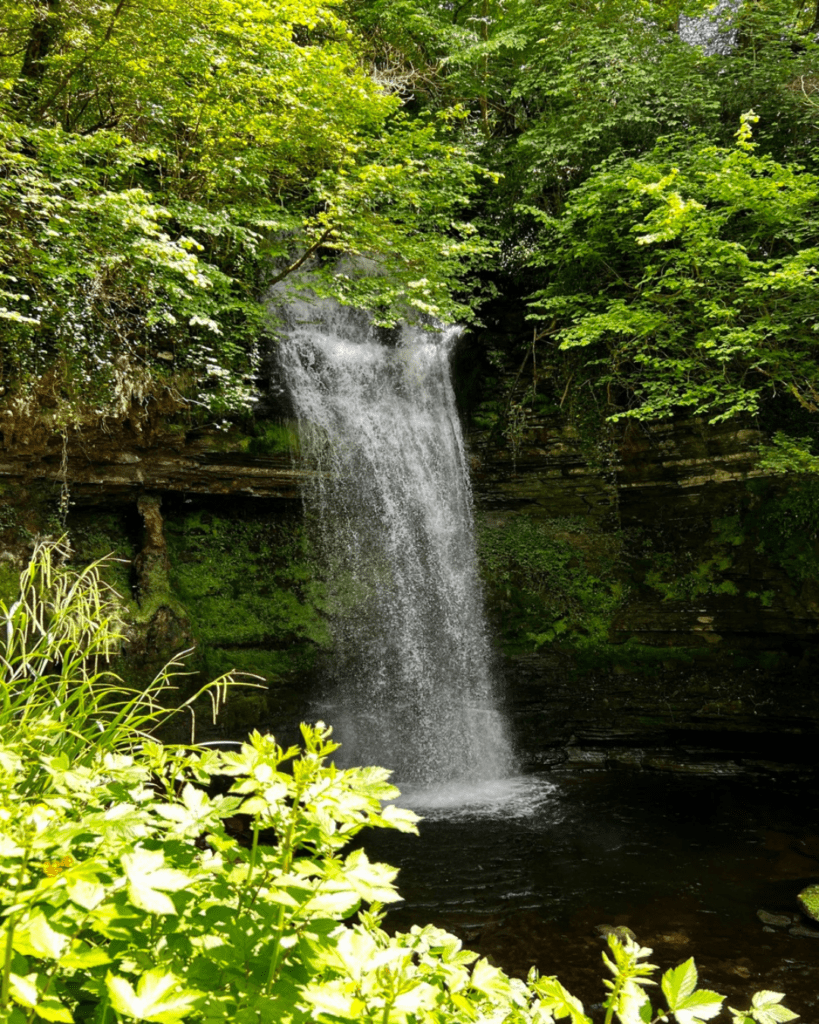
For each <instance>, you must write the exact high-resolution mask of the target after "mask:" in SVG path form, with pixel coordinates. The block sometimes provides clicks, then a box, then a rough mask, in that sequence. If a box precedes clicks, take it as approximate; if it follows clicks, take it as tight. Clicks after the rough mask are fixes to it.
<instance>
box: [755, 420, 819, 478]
mask: <svg viewBox="0 0 819 1024" xmlns="http://www.w3.org/2000/svg"><path fill="white" fill-rule="evenodd" d="M812 447H813V438H811V437H789V436H788V435H787V434H786V433H785V432H784V431H783V430H777V431H776V433H775V434H774V435H773V437H772V438H771V440H770V443H769V444H763V445H760V446H759V455H760V459H759V467H760V469H764V470H766V471H767V472H768V473H773V474H776V475H780V474H784V473H814V474H816V473H819V457H817V456H816V455H814V454H813V453H812V451H811V449H812Z"/></svg>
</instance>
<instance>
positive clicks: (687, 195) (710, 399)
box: [531, 115, 819, 422]
mask: <svg viewBox="0 0 819 1024" xmlns="http://www.w3.org/2000/svg"><path fill="white" fill-rule="evenodd" d="M754 120H756V119H755V117H753V116H752V115H748V116H746V117H745V118H744V119H743V122H742V125H741V127H740V130H739V132H738V133H737V142H736V145H735V146H733V147H731V148H726V147H718V146H714V145H711V144H710V143H707V142H704V141H699V142H693V143H692V140H691V138H690V137H686V138H684V139H683V138H679V137H676V138H674V137H672V138H670V139H668V140H666V141H665V142H664V143H663V144H662V145H660V146H658V147H657V148H656V149H654V150H653V151H652V152H651V153H650V154H647V155H646V156H645V157H641V158H639V159H634V160H622V159H620V158H612V159H611V160H609V161H608V162H606V163H604V164H603V165H601V167H600V168H598V169H597V171H596V172H595V174H593V175H592V177H591V178H590V179H589V180H588V181H587V182H586V183H585V184H584V185H582V186H581V187H579V188H578V189H576V190H575V191H574V192H573V193H572V196H571V198H570V199H569V201H568V203H567V207H566V211H565V213H564V215H563V216H562V217H561V218H560V219H548V218H544V220H543V224H544V229H545V230H546V232H547V234H548V236H549V238H550V240H551V243H552V244H551V246H550V247H549V248H548V249H546V250H544V251H542V252H540V253H539V254H538V255H537V256H535V257H533V259H532V265H539V266H544V267H548V268H550V269H551V271H552V277H553V280H552V283H551V284H550V286H549V287H548V288H547V289H545V290H542V291H540V292H537V293H536V294H535V295H533V297H532V299H531V308H532V310H533V314H534V315H536V316H537V317H538V318H539V319H546V318H548V319H550V320H551V319H554V320H555V321H556V322H557V324H558V325H559V326H560V330H559V332H558V337H559V339H560V342H561V347H562V348H564V349H576V348H582V349H585V350H586V353H587V359H588V360H589V361H590V362H592V363H593V364H594V365H596V366H597V367H598V368H599V370H598V373H599V376H598V383H599V384H600V385H604V386H605V387H606V389H607V393H608V395H609V401H610V407H609V412H610V416H611V418H612V419H619V418H621V417H623V416H632V417H636V418H638V419H662V418H664V417H667V416H670V415H672V414H673V413H674V412H675V411H678V410H681V409H682V410H685V411H688V412H690V413H694V414H696V415H704V416H707V417H708V418H709V421H710V422H717V421H719V420H724V419H727V418H730V417H732V416H735V415H737V414H740V413H748V412H755V411H756V410H757V409H758V408H759V406H760V403H761V401H762V400H763V398H764V397H765V396H766V395H771V394H773V393H775V391H776V389H777V388H780V387H784V388H787V389H789V390H790V391H791V392H792V393H793V394H794V395H795V396H796V397H797V398H798V399H799V401H800V402H801V403H802V404H803V405H804V406H807V407H810V408H814V407H815V402H816V399H817V397H819V396H817V394H816V392H815V381H816V378H817V365H816V362H815V356H814V348H815V329H814V328H815V326H816V324H815V304H814V301H813V297H814V291H815V282H814V278H815V267H814V264H815V262H816V258H817V252H819V249H817V247H816V243H817V241H819V219H817V212H819V189H818V188H817V181H819V179H817V178H816V177H815V176H814V175H812V174H809V173H807V172H806V171H805V170H804V169H803V168H801V167H799V166H794V165H785V164H780V163H777V162H776V161H775V160H773V159H772V158H771V157H769V156H761V155H759V154H758V153H757V152H756V151H755V149H756V147H755V144H754V143H753V142H752V140H751V134H750V131H751V124H752V123H753V121H754ZM612 395H616V396H619V404H611V403H612V402H614V399H613V398H612Z"/></svg>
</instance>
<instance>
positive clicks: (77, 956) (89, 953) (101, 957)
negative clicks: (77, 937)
mask: <svg viewBox="0 0 819 1024" xmlns="http://www.w3.org/2000/svg"><path fill="white" fill-rule="evenodd" d="M58 963H59V965H60V967H67V968H69V969H70V970H75V971H84V970H88V969H89V968H91V967H100V966H101V965H102V964H109V963H111V957H110V956H109V954H108V953H107V952H106V950H104V949H101V948H100V947H99V946H89V945H88V944H87V943H85V942H77V943H76V944H75V945H74V946H73V948H72V949H71V950H70V951H69V952H68V953H65V954H64V955H63V956H61V957H60V959H59V960H58Z"/></svg>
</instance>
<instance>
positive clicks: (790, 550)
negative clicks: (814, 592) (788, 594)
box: [750, 477, 819, 583]
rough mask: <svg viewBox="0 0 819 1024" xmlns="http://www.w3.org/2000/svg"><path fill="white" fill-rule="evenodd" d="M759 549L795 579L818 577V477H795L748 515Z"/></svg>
mask: <svg viewBox="0 0 819 1024" xmlns="http://www.w3.org/2000/svg"><path fill="white" fill-rule="evenodd" d="M750 524H751V526H752V528H753V529H755V531H756V533H757V535H758V537H759V550H761V551H764V552H765V553H766V554H767V556H768V557H769V558H770V559H771V560H772V561H773V562H775V563H776V564H777V565H781V566H782V568H783V569H784V570H785V571H786V572H787V573H788V575H789V576H790V577H791V578H792V579H794V580H796V581H797V582H799V583H803V582H804V581H805V580H808V579H816V578H817V577H819V550H817V549H819V544H817V534H819V480H817V479H814V478H811V477H802V478H799V477H797V480H796V481H795V482H794V483H793V484H791V485H790V486H789V487H788V488H787V490H785V491H784V492H782V493H781V494H778V495H776V496H774V497H770V498H768V499H767V500H766V501H764V502H763V503H762V504H761V506H760V507H759V508H758V509H757V510H755V512H754V513H753V514H752V516H751V517H750Z"/></svg>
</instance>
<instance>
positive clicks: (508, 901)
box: [362, 770, 819, 1024]
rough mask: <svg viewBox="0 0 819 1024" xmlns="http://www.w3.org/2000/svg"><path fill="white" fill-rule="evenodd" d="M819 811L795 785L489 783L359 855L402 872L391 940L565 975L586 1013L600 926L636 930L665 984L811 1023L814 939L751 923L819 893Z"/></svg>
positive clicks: (612, 777)
mask: <svg viewBox="0 0 819 1024" xmlns="http://www.w3.org/2000/svg"><path fill="white" fill-rule="evenodd" d="M459 794H460V799H459ZM465 796H466V797H467V799H465ZM817 796H819V792H817V788H816V785H815V784H813V785H811V784H808V785H800V786H799V789H798V792H797V787H796V786H795V785H794V783H793V782H790V781H788V780H787V779H786V778H782V779H750V778H734V777H732V778H716V779H715V778H713V777H711V778H708V777H706V778H702V777H690V776H681V775H664V774H661V773H654V772H629V771H609V772H600V771H588V770H586V771H583V770H578V771H565V772H551V773H548V774H544V775H532V776H524V777H522V778H519V779H512V780H506V781H504V782H500V783H495V784H491V783H487V784H485V785H484V786H483V787H481V789H480V790H479V791H478V792H477V793H475V792H473V793H472V794H471V798H472V800H473V801H474V802H473V803H471V804H470V802H469V794H465V793H464V792H463V790H462V789H461V788H460V787H457V786H452V787H449V788H446V787H444V788H443V789H442V790H440V791H438V793H437V796H436V795H435V791H427V792H426V793H422V794H420V799H419V794H417V793H416V794H414V795H413V794H412V793H409V792H408V793H407V794H406V797H407V798H406V799H399V800H398V801H397V803H398V804H399V805H403V806H414V808H415V809H416V810H417V812H418V813H419V814H421V815H422V816H423V818H424V820H423V821H422V822H421V824H420V833H421V834H420V838H417V837H414V836H405V835H400V834H397V833H391V832H382V831H381V830H373V831H371V832H367V833H366V834H365V835H364V836H363V837H362V843H363V845H364V846H365V848H366V849H367V852H368V855H369V856H370V857H371V858H373V859H378V860H383V861H386V862H388V863H390V864H393V865H394V866H396V867H399V868H400V874H399V876H398V887H399V891H400V892H401V894H402V896H403V897H404V902H403V903H401V904H397V905H396V906H395V907H394V908H393V909H391V910H390V911H389V913H388V915H387V920H386V926H387V927H388V928H390V929H395V930H403V929H406V928H408V927H410V926H411V925H412V924H425V923H433V924H436V925H439V926H441V927H444V928H446V929H448V930H449V931H452V932H454V933H455V934H457V935H458V936H459V937H461V938H462V939H463V940H464V943H465V945H466V946H468V947H469V948H470V949H473V950H475V951H476V952H479V953H481V954H482V955H485V956H490V957H491V958H492V960H493V962H494V963H496V964H497V965H498V966H500V967H503V968H504V969H505V970H507V971H509V972H511V973H513V974H516V975H518V976H521V977H525V975H526V973H527V972H528V970H529V967H530V966H532V965H533V964H534V965H536V966H537V967H538V969H539V970H540V971H541V973H545V974H557V975H558V977H560V979H561V981H562V982H563V983H564V984H565V985H566V986H567V987H568V988H569V990H570V991H572V992H573V993H574V994H575V995H577V996H578V997H579V998H580V999H582V1000H583V1002H584V1004H586V1007H587V1009H588V1007H589V1006H593V1005H594V1004H597V1003H599V1002H600V1001H601V999H602V998H603V989H602V984H601V978H602V976H603V964H602V961H601V958H600V953H601V951H602V950H603V949H604V948H605V944H604V941H603V940H602V939H601V938H600V937H599V935H598V934H597V933H596V927H597V926H599V925H604V924H608V925H613V926H617V925H627V926H628V927H630V928H632V929H633V931H634V932H635V933H636V935H637V938H638V939H639V941H640V942H641V943H642V944H643V945H647V946H651V947H653V948H654V951H655V952H654V956H653V957H652V958H651V960H652V962H653V963H657V964H658V965H659V966H660V967H661V969H663V970H665V969H667V968H668V967H672V966H674V965H676V964H677V963H679V962H681V961H682V960H684V959H687V958H688V957H689V956H693V957H694V958H695V960H696V962H697V965H698V967H699V970H700V977H701V984H703V985H705V986H707V987H712V988H714V989H716V991H718V992H720V993H723V994H725V995H727V996H728V997H729V999H728V1002H729V1003H730V1004H731V1005H732V1006H743V1005H747V1002H745V1003H743V1002H742V1000H743V999H747V998H748V997H749V996H750V995H751V994H752V993H753V992H755V991H757V990H759V989H762V988H767V989H773V990H775V991H780V992H785V993H786V994H787V999H786V1000H785V1002H786V1005H787V1006H789V1007H790V1008H791V1009H793V1010H794V1011H795V1012H798V1013H800V1014H801V1018H802V1020H803V1021H805V1024H816V1021H819V986H817V978H819V940H817V939H811V938H806V937H800V936H792V935H790V934H789V933H788V931H787V930H786V929H782V928H777V929H775V930H773V931H764V930H763V924H762V922H761V921H760V920H759V919H758V918H757V916H756V911H757V910H759V909H764V910H767V911H770V912H774V913H788V914H791V915H792V916H796V914H797V911H798V906H797V904H796V894H797V893H798V892H799V890H800V889H801V888H803V887H804V886H805V885H807V884H809V882H811V881H816V880H819V828H817V825H816V822H815V820H811V819H812V816H811V815H810V814H809V813H807V811H808V808H812V807H815V806H816V804H817ZM802 923H803V924H804V923H805V922H802Z"/></svg>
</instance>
